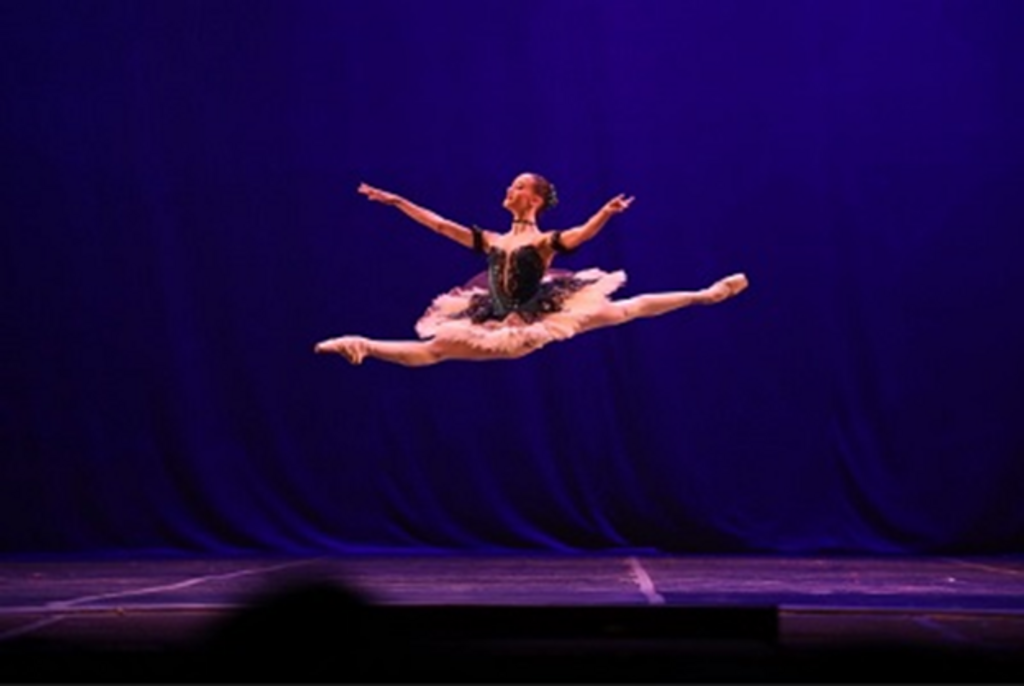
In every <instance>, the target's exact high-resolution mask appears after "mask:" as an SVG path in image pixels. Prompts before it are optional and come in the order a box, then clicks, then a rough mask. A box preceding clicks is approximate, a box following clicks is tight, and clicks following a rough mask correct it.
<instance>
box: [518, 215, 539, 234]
mask: <svg viewBox="0 0 1024 686" xmlns="http://www.w3.org/2000/svg"><path fill="white" fill-rule="evenodd" d="M536 228H537V222H535V221H534V220H532V219H523V218H518V217H517V218H516V219H513V220H512V232H513V233H523V232H525V231H533V230H535V229H536Z"/></svg>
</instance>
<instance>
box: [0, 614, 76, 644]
mask: <svg viewBox="0 0 1024 686" xmlns="http://www.w3.org/2000/svg"><path fill="white" fill-rule="evenodd" d="M63 620H64V615H57V616H56V617H44V618H42V619H37V620H36V621H34V622H30V623H28V624H26V625H25V626H19V627H15V628H13V629H8V630H7V631H3V632H0V641H10V640H11V639H15V638H19V637H21V636H25V635H26V634H30V633H32V632H33V631H38V630H39V629H45V628H46V627H48V626H52V625H54V624H56V623H58V622H60V621H63Z"/></svg>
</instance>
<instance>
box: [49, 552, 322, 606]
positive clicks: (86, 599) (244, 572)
mask: <svg viewBox="0 0 1024 686" xmlns="http://www.w3.org/2000/svg"><path fill="white" fill-rule="evenodd" d="M310 562H312V560H295V561H292V562H286V563H283V564H279V565H271V566H269V567H251V568H247V569H240V570H238V571H234V572H229V573H227V574H208V575H205V576H197V577H193V578H191V579H186V580H185V581H178V582H176V583H173V584H162V585H160V586H148V587H146V588H134V589H131V590H129V591H118V592H116V593H100V594H98V595H87V596H82V597H80V598H73V599H72V600H53V601H50V602H48V603H46V605H44V607H45V608H47V609H50V610H64V609H70V608H73V607H74V606H75V605H84V604H87V603H92V602H95V601H97V600H110V599H113V598H126V597H129V596H136V595H146V594H149V593H162V592H165V591H178V590H181V589H183V588H189V587H190V586H197V585H199V584H203V583H206V582H208V581H225V580H227V579H234V578H237V577H240V576H249V575H251V574H259V573H262V572H276V571H280V570H282V569H288V568H289V567H297V566H299V565H305V564H309V563H310Z"/></svg>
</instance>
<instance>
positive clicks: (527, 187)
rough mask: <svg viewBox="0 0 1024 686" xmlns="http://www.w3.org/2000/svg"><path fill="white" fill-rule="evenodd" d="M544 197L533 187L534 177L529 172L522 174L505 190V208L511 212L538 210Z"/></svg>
mask: <svg viewBox="0 0 1024 686" xmlns="http://www.w3.org/2000/svg"><path fill="white" fill-rule="evenodd" d="M543 202H544V199H543V198H541V197H540V196H539V195H537V192H536V191H535V190H534V189H533V177H532V176H530V175H529V174H520V175H519V176H517V177H516V178H515V179H513V180H512V183H511V184H510V185H509V187H508V190H506V191H505V202H504V203H502V204H503V206H504V207H505V209H507V210H509V211H510V212H520V213H521V212H528V211H530V210H533V211H534V212H536V211H537V210H538V209H540V206H541V204H542V203H543Z"/></svg>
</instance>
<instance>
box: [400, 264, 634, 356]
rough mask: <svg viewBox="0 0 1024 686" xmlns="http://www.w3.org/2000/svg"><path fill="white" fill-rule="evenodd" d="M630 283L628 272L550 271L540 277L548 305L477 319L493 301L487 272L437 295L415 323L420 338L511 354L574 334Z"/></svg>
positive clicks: (598, 270)
mask: <svg viewBox="0 0 1024 686" xmlns="http://www.w3.org/2000/svg"><path fill="white" fill-rule="evenodd" d="M625 282H626V272H624V271H622V270H619V271H615V272H611V273H609V272H605V271H602V270H600V269H597V268H593V269H586V270H584V271H580V272H567V271H561V270H559V271H549V272H548V273H546V274H545V275H544V277H543V279H542V280H541V291H542V292H543V293H544V295H545V305H544V308H543V309H542V310H541V311H536V312H531V311H524V312H521V313H520V312H513V313H512V314H509V315H508V316H506V317H504V318H502V319H497V318H489V319H486V320H485V321H474V320H475V319H477V320H478V319H479V318H478V317H474V313H475V312H476V313H478V312H479V310H480V305H481V304H486V303H487V302H489V301H490V297H491V296H490V294H489V292H488V290H487V280H486V274H482V275H478V276H477V277H476V278H474V279H473V280H471V281H470V282H469V283H467V284H466V285H464V286H459V287H457V288H453V289H452V290H450V291H448V292H447V293H442V294H441V295H439V296H437V297H436V298H435V299H434V301H433V302H432V303H431V305H430V307H428V308H427V311H426V312H425V313H424V314H423V316H422V317H420V319H419V321H417V322H416V333H417V334H418V335H419V336H420V338H425V339H426V338H433V339H437V340H451V341H457V342H459V343H465V344H468V345H470V346H472V347H474V348H478V349H480V350H485V351H489V352H496V353H503V354H510V353H516V352H522V351H528V350H535V349H537V348H540V347H543V346H545V345H547V344H548V343H551V342H552V341H563V340H565V339H567V338H572V337H573V336H574V335H576V333H577V332H578V331H579V330H580V328H581V327H582V326H583V324H584V322H586V321H587V320H588V319H590V318H591V317H593V316H594V315H595V314H597V313H598V312H600V311H601V310H602V309H603V308H604V307H605V305H607V304H608V302H609V296H610V295H611V294H612V293H614V292H615V291H616V290H618V289H619V288H620V287H621V286H622V285H623V284H624V283H625Z"/></svg>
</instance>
